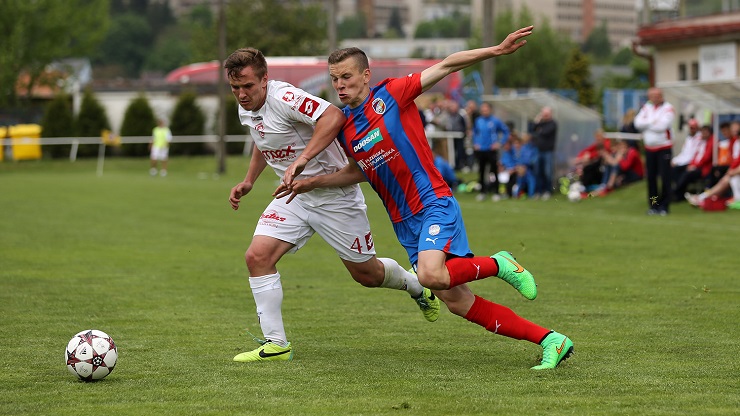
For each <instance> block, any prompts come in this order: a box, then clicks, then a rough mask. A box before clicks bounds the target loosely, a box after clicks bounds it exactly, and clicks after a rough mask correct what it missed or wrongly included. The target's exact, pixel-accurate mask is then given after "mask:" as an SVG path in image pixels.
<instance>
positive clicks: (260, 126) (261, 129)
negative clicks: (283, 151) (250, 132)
mask: <svg viewBox="0 0 740 416" xmlns="http://www.w3.org/2000/svg"><path fill="white" fill-rule="evenodd" d="M254 129H255V130H257V133H259V134H260V137H262V138H263V139H264V138H265V125H264V124H262V122H261V121H260V122H259V123H257V124H256V125H255V126H254Z"/></svg>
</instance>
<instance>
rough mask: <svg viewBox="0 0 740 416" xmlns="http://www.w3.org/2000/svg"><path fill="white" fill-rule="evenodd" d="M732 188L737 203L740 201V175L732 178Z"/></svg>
mask: <svg viewBox="0 0 740 416" xmlns="http://www.w3.org/2000/svg"><path fill="white" fill-rule="evenodd" d="M730 188H732V197H733V198H735V201H740V175H735V176H730Z"/></svg>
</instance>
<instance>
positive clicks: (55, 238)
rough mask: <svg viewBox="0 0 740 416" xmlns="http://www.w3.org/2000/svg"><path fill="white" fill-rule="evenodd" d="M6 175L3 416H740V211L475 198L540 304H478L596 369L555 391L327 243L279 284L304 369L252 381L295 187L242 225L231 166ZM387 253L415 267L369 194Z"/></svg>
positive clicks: (482, 222) (559, 372)
mask: <svg viewBox="0 0 740 416" xmlns="http://www.w3.org/2000/svg"><path fill="white" fill-rule="evenodd" d="M215 166H216V162H215V161H214V160H213V159H212V158H210V157H207V158H191V159H186V158H175V159H173V160H171V162H170V174H169V176H168V177H166V178H159V177H156V178H153V177H150V176H149V175H148V173H147V170H148V162H147V161H146V160H144V159H138V160H136V159H115V158H114V159H108V160H107V161H106V165H105V174H104V175H103V176H102V177H98V176H97V175H96V174H95V169H96V165H95V161H91V160H81V161H77V162H75V163H70V162H69V161H65V160H63V161H43V162H26V163H13V162H7V161H6V162H4V163H0V207H2V208H1V212H2V219H1V220H0V315H1V316H2V326H0V364H1V365H2V369H3V370H2V373H1V374H0V414H13V415H21V414H22V415H79V414H103V413H106V414H114V415H153V414H157V415H257V414H271V415H470V414H477V415H491V414H501V415H515V414H521V415H541V414H553V415H558V414H578V415H612V414H615V415H677V414H686V415H700V414H701V415H719V414H728V415H729V414H735V415H736V414H738V411H739V410H738V409H740V359H739V358H738V357H740V343H739V342H738V338H739V336H740V331H739V330H738V328H740V324H738V322H740V279H739V278H740V270H739V269H740V267H739V266H740V260H738V236H740V212H737V211H732V212H723V213H704V212H701V211H699V210H696V209H692V208H691V207H688V206H687V205H686V204H683V205H676V206H674V207H673V212H672V214H671V215H670V216H668V217H648V216H646V215H645V210H646V209H647V206H646V203H645V202H644V200H645V197H644V194H645V189H644V185H641V184H640V185H636V186H634V187H632V188H630V189H626V190H623V191H620V192H617V193H614V194H611V195H609V196H608V197H606V198H595V199H590V200H586V201H582V202H580V203H570V202H567V201H565V200H564V199H563V198H556V199H552V200H549V201H502V202H499V203H493V202H490V201H487V202H476V201H475V200H474V195H473V194H462V195H460V196H459V199H460V201H461V205H462V208H463V212H464V215H465V221H466V225H467V229H468V234H469V237H470V241H471V246H472V248H473V250H474V251H475V252H476V253H477V254H481V255H489V254H491V253H494V252H496V251H498V250H501V249H508V250H510V251H512V252H513V253H514V254H515V255H516V256H517V259H518V260H519V261H520V262H521V263H522V264H523V265H525V267H527V268H528V269H529V270H531V271H532V272H533V273H534V275H535V277H536V278H537V281H538V284H539V296H538V298H537V299H536V300H535V301H532V302H530V301H526V300H525V299H523V298H522V297H520V296H519V295H518V294H517V293H516V292H515V291H514V290H513V289H512V288H511V287H509V286H508V285H506V284H505V283H503V282H501V281H499V280H498V279H488V280H485V281H479V282H475V283H472V284H471V288H472V289H473V290H474V291H475V292H476V293H477V294H479V295H482V296H484V297H486V298H488V299H491V300H493V301H495V302H498V303H502V304H504V305H506V306H509V307H511V308H512V309H514V310H515V311H516V312H517V313H518V314H520V315H522V316H524V317H526V318H528V319H530V320H532V321H534V322H537V323H539V324H541V325H543V326H546V327H551V328H554V329H557V330H558V331H560V332H563V333H565V334H568V335H569V336H570V337H571V338H572V339H573V341H574V342H575V354H574V356H573V357H571V359H569V360H568V361H566V362H565V363H564V364H563V365H562V366H561V367H559V368H558V369H556V370H554V371H547V372H534V371H531V370H529V367H531V366H532V365H535V364H537V363H538V360H539V358H540V354H541V348H540V347H538V346H536V345H532V344H529V343H527V342H525V341H514V340H511V339H508V338H504V337H501V336H497V335H493V334H491V333H489V332H486V331H485V330H483V329H482V328H480V327H478V326H476V325H473V324H471V323H469V322H467V321H465V320H463V319H461V318H459V317H457V316H454V315H452V314H450V313H449V312H448V311H446V310H444V311H443V313H442V316H441V317H440V319H439V321H437V322H436V323H428V322H426V321H424V319H423V318H422V316H421V313H420V312H419V311H418V309H417V307H416V305H415V304H414V303H413V302H412V301H411V300H410V299H409V298H408V296H406V295H405V294H404V293H400V292H393V291H389V290H383V289H366V288H362V287H360V286H359V285H358V284H356V283H354V282H353V281H352V279H351V278H350V277H349V275H348V274H347V272H346V271H345V270H344V268H343V267H342V265H341V263H340V261H339V260H338V258H337V257H336V255H335V254H334V252H333V250H331V249H330V248H329V246H328V245H326V243H324V242H323V241H322V240H321V239H320V238H319V237H318V236H317V237H315V238H314V239H312V241H311V242H310V243H309V244H308V245H307V246H306V247H305V248H304V249H303V250H301V251H299V252H298V253H297V254H295V255H291V256H287V257H285V258H284V259H283V261H282V262H281V263H280V264H279V269H280V272H281V274H282V276H283V287H284V292H285V300H284V303H283V313H284V318H285V323H286V329H287V331H288V335H289V337H290V340H291V341H292V342H293V344H294V346H295V351H296V352H295V358H294V360H293V361H292V362H290V363H260V364H239V363H234V362H232V361H231V359H232V357H233V356H234V355H235V354H236V353H238V352H241V351H244V350H247V349H252V348H254V347H255V346H256V344H254V343H253V341H252V340H251V337H250V336H249V335H247V332H246V330H249V331H251V332H253V333H255V334H256V335H260V334H261V332H260V330H259V325H258V323H257V318H256V315H255V313H254V303H253V301H252V295H251V292H250V290H249V286H248V282H247V271H246V267H245V265H244V260H243V253H244V251H245V249H246V248H247V246H248V244H249V241H250V238H251V235H252V232H253V230H254V225H255V222H256V219H257V217H258V216H259V214H260V213H261V212H262V209H263V208H264V207H265V205H266V204H267V202H268V201H269V194H270V193H271V191H272V190H273V189H274V187H275V185H276V177H275V176H274V175H273V174H272V173H271V172H265V174H264V175H263V177H262V178H261V181H260V182H258V184H257V186H256V187H255V189H254V191H253V194H251V195H250V196H248V197H247V199H245V200H244V202H243V204H242V209H240V210H239V211H237V212H234V211H232V210H231V209H230V207H229V205H228V202H227V198H228V193H229V190H230V189H231V187H232V186H233V185H234V184H235V183H237V182H238V181H240V180H241V179H242V178H243V176H244V173H245V172H246V160H245V159H244V158H236V157H234V158H230V159H229V160H228V171H227V174H226V175H223V176H220V177H218V176H215V175H213V174H212V173H211V172H213V171H214V170H215ZM364 189H365V191H366V192H365V193H366V195H367V200H368V206H369V216H370V221H371V223H372V224H373V231H374V238H375V243H376V248H377V250H378V254H379V255H381V256H386V257H393V258H396V259H398V260H399V261H400V262H401V263H402V264H404V265H405V264H407V263H408V260H407V259H406V258H405V252H404V250H403V249H402V248H401V246H400V245H399V244H398V243H397V241H396V239H395V236H394V234H393V231H392V229H391V226H390V223H389V221H388V219H387V216H386V214H385V210H384V209H383V207H382V205H381V204H380V202H379V200H378V198H377V197H376V196H375V194H374V193H373V192H372V191H371V190H370V189H369V188H367V187H365V188H364ZM90 328H94V329H100V330H103V331H105V332H107V333H108V334H110V335H111V336H112V337H113V339H114V340H115V341H116V343H117V345H118V348H119V354H120V358H119V361H118V365H117V367H116V369H115V371H114V372H113V373H112V374H111V375H110V376H108V377H107V378H106V379H104V380H102V381H100V382H97V383H83V382H79V381H77V380H76V379H75V378H73V377H72V375H70V374H69V373H68V371H67V369H66V368H65V364H64V360H63V356H64V353H63V351H64V348H65V346H66V344H67V341H68V340H69V339H70V338H71V337H72V335H74V334H75V333H76V332H78V331H80V330H83V329H90Z"/></svg>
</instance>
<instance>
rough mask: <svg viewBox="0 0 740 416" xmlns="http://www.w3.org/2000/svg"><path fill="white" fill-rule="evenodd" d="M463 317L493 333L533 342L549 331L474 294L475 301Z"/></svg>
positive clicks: (540, 339) (541, 338) (537, 342)
mask: <svg viewBox="0 0 740 416" xmlns="http://www.w3.org/2000/svg"><path fill="white" fill-rule="evenodd" d="M465 319H467V320H468V321H470V322H472V323H474V324H478V325H480V326H482V327H484V328H486V329H487V330H489V331H491V332H493V333H494V334H499V335H503V336H505V337H509V338H514V339H524V340H527V341H529V342H534V343H535V344H539V343H540V342H541V341H542V340H543V339H544V338H545V337H546V336H547V334H549V333H550V330H549V329H545V328H543V327H541V326H539V325H537V324H534V323H532V322H529V321H528V320H526V319H524V318H522V317H521V316H519V315H517V314H516V313H514V311H512V310H511V309H509V308H507V307H506V306H502V305H498V304H495V303H493V302H491V301H489V300H486V299H483V298H482V297H480V296H475V302H473V306H471V307H470V310H469V311H468V313H467V315H465Z"/></svg>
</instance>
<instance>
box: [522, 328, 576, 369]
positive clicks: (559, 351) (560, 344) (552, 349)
mask: <svg viewBox="0 0 740 416" xmlns="http://www.w3.org/2000/svg"><path fill="white" fill-rule="evenodd" d="M540 345H542V362H541V363H540V365H536V366H534V367H532V370H549V369H552V368H555V367H557V366H558V364H560V363H561V362H563V361H565V360H566V359H567V358H568V357H570V356H571V354H573V341H571V340H570V338H568V337H566V336H565V335H563V334H558V333H557V332H555V331H553V332H550V335H548V336H546V337H545V339H544V340H542V343H541V344H540Z"/></svg>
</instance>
